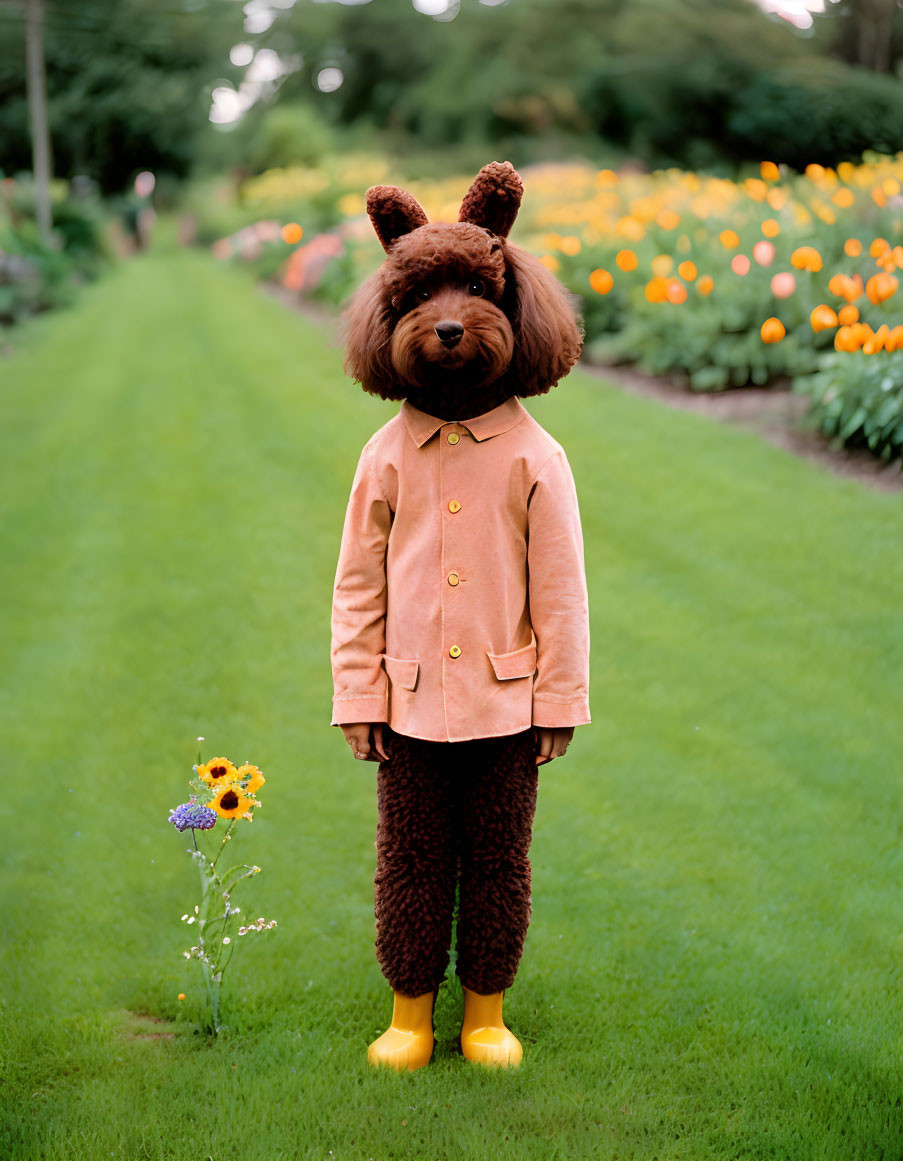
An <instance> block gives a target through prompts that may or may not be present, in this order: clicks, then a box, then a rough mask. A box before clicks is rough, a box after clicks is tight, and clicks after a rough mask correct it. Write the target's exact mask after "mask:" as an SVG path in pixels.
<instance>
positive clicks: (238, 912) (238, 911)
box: [232, 907, 241, 915]
mask: <svg viewBox="0 0 903 1161" xmlns="http://www.w3.org/2000/svg"><path fill="white" fill-rule="evenodd" d="M232 914H233V915H241V908H240V907H233V908H232Z"/></svg>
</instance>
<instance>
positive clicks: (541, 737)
mask: <svg viewBox="0 0 903 1161" xmlns="http://www.w3.org/2000/svg"><path fill="white" fill-rule="evenodd" d="M573 736H574V727H573V726H559V727H558V728H556V729H552V730H547V729H545V728H544V727H543V726H538V727H537V729H536V765H537V766H542V765H544V764H545V763H546V762H551V761H552V759H553V758H560V757H562V755H563V754H564V753H565V751H566V750H567V748H568V744H569V742H570V740H571V738H573Z"/></svg>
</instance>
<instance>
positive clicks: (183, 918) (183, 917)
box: [182, 911, 188, 923]
mask: <svg viewBox="0 0 903 1161" xmlns="http://www.w3.org/2000/svg"><path fill="white" fill-rule="evenodd" d="M187 918H188V912H187V911H186V912H185V914H184V915H183V916H182V922H183V923H184V922H185V920H186V919H187Z"/></svg>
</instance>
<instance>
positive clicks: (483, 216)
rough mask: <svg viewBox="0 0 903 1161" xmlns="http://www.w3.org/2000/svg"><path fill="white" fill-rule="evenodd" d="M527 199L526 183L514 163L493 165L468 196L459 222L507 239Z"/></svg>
mask: <svg viewBox="0 0 903 1161" xmlns="http://www.w3.org/2000/svg"><path fill="white" fill-rule="evenodd" d="M523 196H524V186H523V182H522V181H521V179H520V175H519V174H518V172H517V170H516V169H515V168H514V166H513V165H512V164H511V162H510V161H490V163H489V164H488V165H484V166H483V168H482V169H481V170H480V172H479V173H478V174H477V176H476V180H475V181H474V183H473V185H472V186H471V187H470V189H469V190H468V191H467V193H466V194H465V196H464V201H463V202H462V203H461V212H460V214H458V221H459V222H470V223H471V225H474V226H482V227H483V229H484V230H489V231H491V232H492V233H493V234H497V235H498V237H500V238H507V237H508V231H509V230H510V229H511V227H512V226H513V225H514V219H515V218H516V217H517V211H518V210H519V209H520V203H521V198H522V197H523Z"/></svg>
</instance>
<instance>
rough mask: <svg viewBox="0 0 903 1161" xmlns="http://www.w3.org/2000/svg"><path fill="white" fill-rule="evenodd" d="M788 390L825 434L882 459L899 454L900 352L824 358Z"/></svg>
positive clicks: (902, 418) (902, 421)
mask: <svg viewBox="0 0 903 1161" xmlns="http://www.w3.org/2000/svg"><path fill="white" fill-rule="evenodd" d="M793 389H794V391H796V392H797V393H798V394H801V395H806V396H808V397H809V399H810V400H811V401H812V402H811V406H810V410H809V417H810V419H811V421H812V422H813V423H814V424H815V425H816V426H817V427H819V428H820V429H821V430H822V431H823V432H824V433H825V434H826V435H829V436H831V437H833V438H835V439H837V440H838V441H839V442H841V443H845V444H848V445H850V446H852V447H856V446H859V447H863V446H864V447H867V448H868V449H869V450H870V451H872V452H874V454H875V455H878V456H881V457H882V458H883V459H886V460H892V459H895V458H896V457H898V456H900V455H901V454H903V352H892V353H888V352H886V351H885V352H879V353H878V354H875V355H867V354H865V353H864V352H862V351H856V352H844V353H840V352H838V353H832V354H830V355H826V356H824V357H823V359H822V369H821V370H820V371H818V373H817V374H815V375H807V376H805V377H803V378H800V379H797V380H796V381H795V382H794V385H793Z"/></svg>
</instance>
